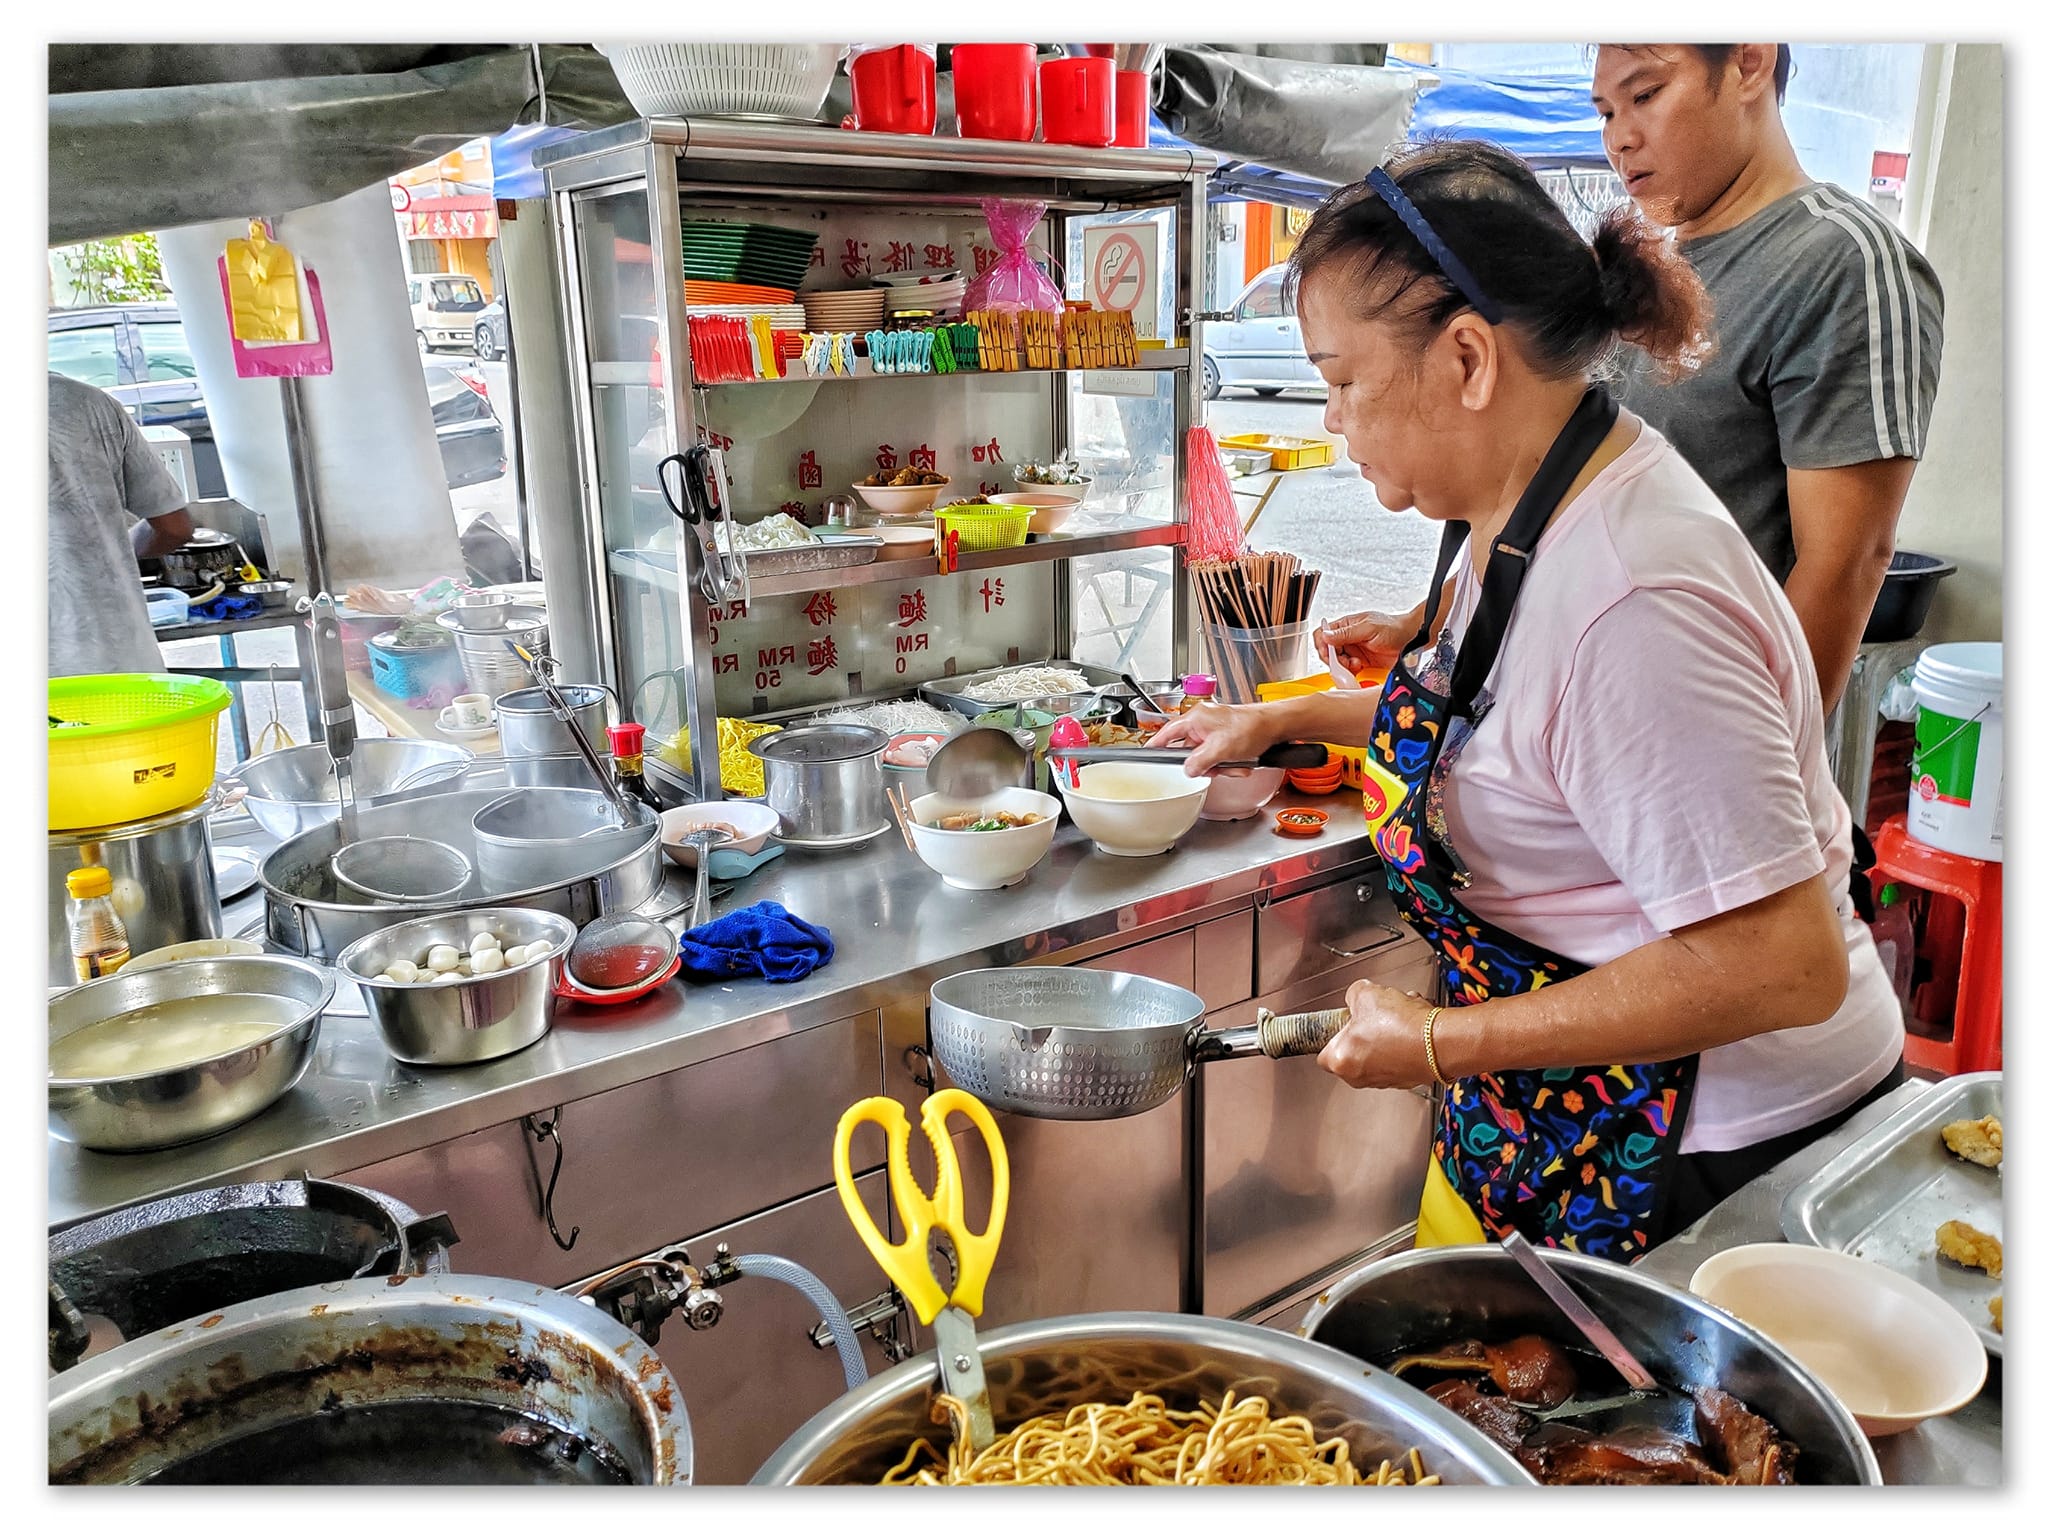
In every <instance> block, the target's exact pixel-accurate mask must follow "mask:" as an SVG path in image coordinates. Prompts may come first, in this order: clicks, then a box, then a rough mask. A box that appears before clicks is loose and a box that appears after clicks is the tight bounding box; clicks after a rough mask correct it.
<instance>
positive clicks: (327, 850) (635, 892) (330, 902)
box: [256, 789, 662, 961]
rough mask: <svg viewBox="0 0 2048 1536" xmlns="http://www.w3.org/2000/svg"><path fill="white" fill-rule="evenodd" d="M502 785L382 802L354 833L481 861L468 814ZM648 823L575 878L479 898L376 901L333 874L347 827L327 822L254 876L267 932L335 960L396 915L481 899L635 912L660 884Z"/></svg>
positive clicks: (451, 909)
mask: <svg viewBox="0 0 2048 1536" xmlns="http://www.w3.org/2000/svg"><path fill="white" fill-rule="evenodd" d="M503 794H504V791H503V790H502V789H462V790H455V791H453V792H451V793H448V794H443V795H434V796H431V797H429V798H426V799H421V800H404V801H400V802H398V803H397V804H395V805H384V806H379V807H377V808H376V809H375V810H370V811H364V812H362V813H361V814H360V815H358V816H357V817H356V833H357V836H358V837H383V836H404V835H410V836H415V837H430V838H434V839H437V840H438V841H440V842H444V843H447V844H449V845H450V846H451V847H453V848H455V849H456V850H457V851H458V852H460V853H462V854H463V855H464V856H465V857H467V858H468V859H469V860H470V862H471V863H472V864H474V863H475V862H476V853H477V846H476V836H475V834H474V833H473V832H472V831H471V830H470V818H471V817H473V816H475V815H476V813H477V812H478V811H480V810H482V809H483V808H484V807H485V806H487V805H489V804H490V803H491V802H492V801H493V800H497V799H499V798H501V797H502V796H503ZM651 814H652V813H651V812H650V817H651ZM650 824H651V825H652V826H653V828H654V832H655V835H654V836H652V837H650V838H649V839H648V841H647V846H646V848H645V849H644V850H641V851H638V852H633V853H628V854H627V855H626V856H624V857H623V858H620V859H618V860H616V861H615V862H613V863H611V864H609V865H606V866H604V867H602V868H593V869H591V870H590V871H589V872H588V873H586V874H583V875H580V876H578V877H577V878H575V879H568V880H558V881H554V882H552V883H548V884H543V885H537V886H534V887H532V888H529V889H525V890H512V891H506V890H492V889H490V888H489V886H488V885H484V886H483V888H482V889H481V890H480V892H479V894H477V895H476V896H475V897H474V898H470V897H464V898H462V899H460V900H453V901H442V902H433V903H415V902H377V903H372V902H371V901H370V900H369V898H367V897H363V896H358V895H356V894H355V893H354V892H352V891H350V890H348V889H347V888H346V887H345V886H343V885H342V884H341V883H340V882H339V881H338V880H336V879H335V878H334V871H333V870H332V868H330V861H331V860H332V859H333V857H334V854H335V850H336V849H338V848H339V847H340V846H341V831H340V828H339V827H338V826H337V825H335V824H334V823H329V824H328V825H326V826H323V827H315V828H313V830H311V831H310V832H304V833H301V834H300V835H299V836H297V837H295V838H293V839H292V840H291V841H289V842H287V843H282V844H280V845H279V846H278V847H276V848H273V849H272V850H271V851H270V852H269V853H268V854H266V855H265V856H264V859H263V862H262V863H261V864H260V865H259V866H258V867H257V871H256V879H257V882H258V884H260V885H261V886H262V887H263V898H264V934H265V936H266V937H267V938H268V939H269V940H270V942H271V943H272V944H273V945H275V946H276V947H278V948H280V949H283V950H285V951H287V952H288V953H291V954H297V955H309V956H312V957H313V958H315V959H319V960H326V961H332V960H333V959H335V957H336V956H338V955H339V954H340V953H341V952H342V951H343V950H344V949H346V948H348V946H349V945H351V944H353V943H355V941H356V940H357V939H361V938H367V937H368V936H369V935H370V934H373V933H375V932H377V931H378V930H379V929H382V928H388V927H390V926H391V925H392V924H393V923H399V922H403V921H405V920H406V919H408V918H413V917H433V916H437V915H440V914H444V913H463V912H471V911H475V910H477V909H479V908H483V907H538V908H540V909H541V910H543V911H547V912H554V913H558V914H559V915H561V916H563V917H566V918H568V919H569V921H571V922H572V923H575V924H576V925H577V926H578V927H581V926H582V925H583V924H585V923H587V922H589V921H590V920H591V919H593V918H597V917H605V916H609V915H611V914H613V913H618V912H629V911H631V910H633V909H634V908H635V907H638V906H640V905H642V904H643V903H645V902H647V901H649V900H650V899H651V898H653V897H654V896H655V895H656V894H657V893H658V892H659V891H660V890H661V885H662V858H661V840H660V823H659V822H658V821H651V823H650Z"/></svg>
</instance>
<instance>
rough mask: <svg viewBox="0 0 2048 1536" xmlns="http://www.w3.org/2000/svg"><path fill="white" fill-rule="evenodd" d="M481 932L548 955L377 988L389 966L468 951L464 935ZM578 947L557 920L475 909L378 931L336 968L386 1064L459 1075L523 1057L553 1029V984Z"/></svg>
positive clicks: (572, 929) (570, 929) (549, 915)
mask: <svg viewBox="0 0 2048 1536" xmlns="http://www.w3.org/2000/svg"><path fill="white" fill-rule="evenodd" d="M483 928H488V929H490V930H491V932H493V933H495V934H496V935H497V936H498V942H499V943H500V944H502V945H503V946H504V947H505V948H507V949H510V948H512V947H513V946H514V945H516V944H531V943H532V942H533V941H534V940H535V939H546V940H547V941H548V943H549V945H550V946H551V948H550V949H549V951H548V953H547V955H546V957H545V958H543V959H540V960H529V961H527V962H526V963H525V964H524V965H516V966H513V967H511V968H510V969H508V970H503V971H491V972H489V973H487V974H485V975H481V976H467V977H464V978H463V979H462V980H460V981H451V982H449V983H447V984H446V985H439V986H437V985H426V986H422V985H420V984H418V983H396V982H389V981H379V980H377V977H378V975H379V973H380V972H382V971H384V970H385V969H386V968H387V967H388V966H390V964H391V963H392V961H394V960H410V961H412V962H413V963H414V964H415V965H417V964H418V963H419V960H420V957H421V956H422V955H424V954H425V953H426V952H427V951H428V950H430V949H432V948H433V947H434V946H435V945H436V944H449V945H453V946H454V947H455V948H456V949H460V950H465V951H466V950H467V949H468V948H469V936H470V935H471V934H473V933H475V932H477V931H478V930H479V929H483ZM575 939H576V925H575V924H574V923H572V922H570V921H569V919H568V918H566V917H560V916H557V915H556V914H555V913H553V912H542V911H538V910H535V909H533V908H529V907H479V908H476V909H474V910H471V911H466V912H449V913H444V914H442V915H440V916H437V917H417V918H414V919H412V920H411V921H410V922H404V923H397V924H394V925H393V926H392V927H389V928H384V929H380V930H378V931H377V932H376V933H373V934H371V935H369V937H367V938H362V939H358V940H356V942H355V943H353V944H351V945H349V947H348V948H347V949H345V950H343V951H342V952H341V956H340V958H339V959H338V960H336V961H335V964H336V965H337V966H338V967H339V968H340V970H341V973H342V974H343V975H345V976H347V977H348V978H349V980H351V981H353V982H354V983H355V984H356V985H357V987H358V988H360V989H361V991H362V994H363V1007H364V1009H365V1010H367V1011H368V1013H369V1015H370V1021H371V1022H372V1023H373V1024H375V1025H376V1026H377V1032H378V1033H379V1034H380V1035H382V1036H383V1037H384V1045H385V1048H386V1049H387V1050H389V1051H390V1052H391V1054H392V1055H394V1056H396V1057H397V1058H398V1059H399V1060H400V1061H409V1062H414V1063H416V1064H418V1065H421V1066H437V1067H438V1066H462V1065H465V1064H467V1063H470V1062H476V1061H491V1060H494V1059H495V1058H497V1057H499V1056H509V1055H511V1054H512V1053H513V1052H514V1051H523V1050H525V1049H526V1047H528V1046H529V1045H532V1044H533V1043H534V1042H535V1041H537V1040H539V1039H540V1038H541V1036H543V1035H545V1034H546V1033H547V1032H548V1030H549V1029H550V1028H551V1027H552V1026H553V1024H554V1022H555V983H556V982H557V981H558V980H559V979H560V978H561V974H562V961H563V958H564V957H565V956H566V955H567V954H568V952H569V946H570V945H571V944H572V943H574V942H575Z"/></svg>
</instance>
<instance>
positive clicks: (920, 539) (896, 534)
mask: <svg viewBox="0 0 2048 1536" xmlns="http://www.w3.org/2000/svg"><path fill="white" fill-rule="evenodd" d="M863 531H864V532H867V533H872V534H873V535H875V537H876V538H878V539H880V540H881V541H882V554H881V558H882V559H884V560H914V559H916V558H917V557H918V556H919V555H928V554H930V553H931V552H932V540H933V539H934V538H936V537H937V529H936V528H932V527H927V526H923V525H919V526H917V527H904V526H900V525H899V526H893V527H892V526H890V525H889V524H886V523H884V524H880V525H878V526H876V527H874V528H869V529H865V530H863Z"/></svg>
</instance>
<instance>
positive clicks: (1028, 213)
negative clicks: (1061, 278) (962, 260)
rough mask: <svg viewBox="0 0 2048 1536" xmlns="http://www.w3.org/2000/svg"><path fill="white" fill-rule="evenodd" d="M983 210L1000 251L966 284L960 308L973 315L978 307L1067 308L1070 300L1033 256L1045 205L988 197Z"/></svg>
mask: <svg viewBox="0 0 2048 1536" xmlns="http://www.w3.org/2000/svg"><path fill="white" fill-rule="evenodd" d="M981 212H982V216H983V217H984V218H986V219H987V220H988V232H989V233H990V234H991V235H992V236H994V237H995V242H996V251H997V253H998V254H997V256H996V262H995V265H994V266H992V267H990V268H989V269H988V270H987V271H986V272H984V273H982V274H981V276H979V277H977V278H976V279H975V280H974V281H973V282H971V283H969V284H968V285H967V294H966V296H965V297H964V298H963V299H962V300H961V301H960V308H961V310H962V311H963V312H965V313H968V314H972V313H973V312H974V311H975V310H978V309H1042V310H1051V311H1052V312H1054V313H1058V312H1059V311H1060V310H1062V309H1065V308H1066V305H1067V301H1066V299H1065V298H1064V297H1063V296H1062V295H1061V293H1060V291H1059V289H1058V287H1056V286H1055V285H1054V283H1053V280H1052V279H1051V278H1049V277H1047V276H1046V275H1045V273H1044V272H1042V271H1041V270H1039V267H1038V263H1036V262H1035V261H1033V260H1032V259H1031V250H1030V246H1031V237H1032V236H1033V235H1035V234H1036V233H1038V221H1039V220H1040V219H1043V218H1044V217H1045V204H1043V203H1013V202H1009V201H1006V200H1005V199H1003V198H998V197H985V198H983V199H982V200H981Z"/></svg>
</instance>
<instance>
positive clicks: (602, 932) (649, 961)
mask: <svg viewBox="0 0 2048 1536" xmlns="http://www.w3.org/2000/svg"><path fill="white" fill-rule="evenodd" d="M676 948H677V945H676V936H675V934H674V933H673V932H671V931H670V929H669V927H668V925H667V924H665V923H657V922H655V921H654V920H653V919H652V918H647V917H637V916H634V915H633V914H631V913H628V914H626V915H624V916H620V917H600V918H599V919H598V920H597V921H596V922H594V923H591V924H590V925H589V926H587V927H586V928H585V929H584V930H583V931H582V932H581V933H579V934H577V935H576V942H575V943H574V944H573V945H571V946H570V948H569V958H568V960H567V962H566V964H567V966H568V971H569V979H570V980H571V981H573V982H574V983H575V984H576V985H577V986H578V987H580V988H582V990H583V991H585V992H588V993H592V994H595V995H600V996H603V997H604V998H605V1000H606V1001H613V1000H615V999H613V997H612V996H611V994H614V993H616V994H618V997H617V998H616V1000H617V1001H621V1002H623V1001H625V1000H626V998H627V996H628V995H632V996H638V995H639V994H640V993H642V992H644V991H646V990H647V989H648V988H650V987H652V986H653V985H654V984H655V983H656V982H658V981H659V980H661V979H662V977H663V976H665V975H666V974H667V972H668V968H669V967H670V966H671V965H673V964H675V958H676Z"/></svg>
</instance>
